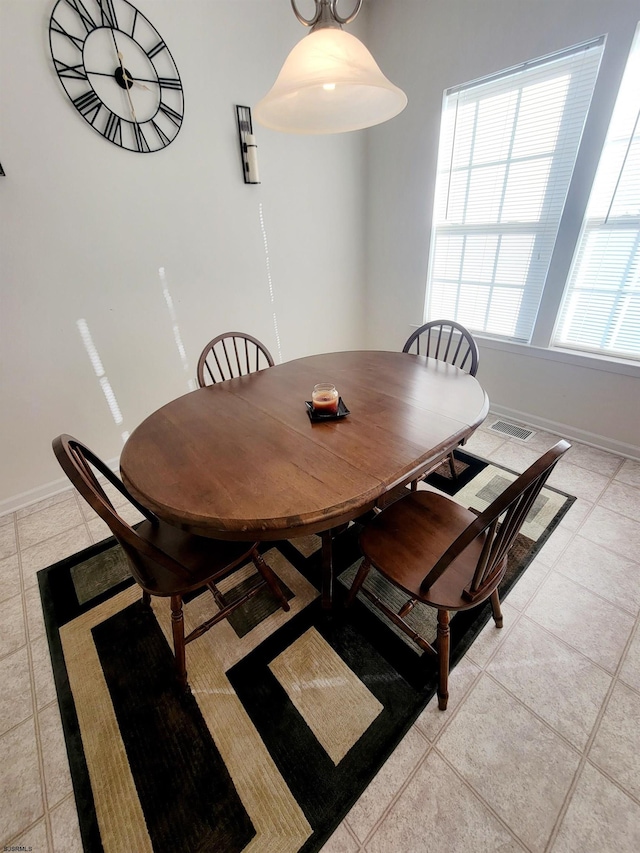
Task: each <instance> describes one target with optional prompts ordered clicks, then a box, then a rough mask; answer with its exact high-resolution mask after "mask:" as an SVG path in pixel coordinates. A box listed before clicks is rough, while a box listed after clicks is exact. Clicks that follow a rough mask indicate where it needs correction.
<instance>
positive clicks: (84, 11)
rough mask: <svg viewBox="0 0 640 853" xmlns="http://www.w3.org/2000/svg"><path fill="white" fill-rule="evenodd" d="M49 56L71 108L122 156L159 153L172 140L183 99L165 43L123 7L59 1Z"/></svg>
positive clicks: (114, 2) (119, 2) (123, 3)
mask: <svg viewBox="0 0 640 853" xmlns="http://www.w3.org/2000/svg"><path fill="white" fill-rule="evenodd" d="M49 43H50V45H51V56H52V57H53V62H54V65H55V69H56V72H57V74H58V77H59V78H60V82H61V83H62V85H63V86H64V89H65V91H66V93H67V95H68V96H69V98H70V100H71V103H72V104H73V105H74V107H75V108H76V109H77V110H78V112H79V113H80V115H81V116H82V117H83V118H84V120H85V121H86V122H88V123H89V124H90V125H91V127H93V129H94V130H96V131H97V132H98V133H100V134H101V135H102V136H104V138H105V139H108V140H109V142H113V143H114V145H118V146H119V147H120V148H127V149H128V150H129V151H137V152H139V153H140V154H146V153H150V152H152V151H160V150H161V149H162V148H165V147H166V146H167V145H169V143H170V142H173V140H174V139H175V138H176V136H177V135H178V132H179V130H180V127H181V126H182V116H183V113H184V98H183V92H182V83H181V81H180V75H179V74H178V69H177V68H176V64H175V62H174V61H173V57H172V56H171V54H170V53H169V48H168V47H167V45H166V44H165V43H164V40H163V39H162V37H161V36H160V34H159V33H158V31H157V30H156V29H155V27H154V26H153V25H152V24H151V23H150V21H148V20H147V19H146V18H145V16H144V15H143V14H142V13H141V12H139V11H138V10H137V9H136V8H135V7H134V6H132V5H131V3H129V2H127V0H58V2H57V3H56V5H55V7H54V9H53V12H52V13H51V20H50V22H49Z"/></svg>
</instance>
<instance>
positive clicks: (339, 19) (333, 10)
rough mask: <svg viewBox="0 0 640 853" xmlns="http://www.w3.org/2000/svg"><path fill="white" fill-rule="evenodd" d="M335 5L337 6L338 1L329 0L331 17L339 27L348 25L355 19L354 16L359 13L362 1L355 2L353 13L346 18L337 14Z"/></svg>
mask: <svg viewBox="0 0 640 853" xmlns="http://www.w3.org/2000/svg"><path fill="white" fill-rule="evenodd" d="M337 5H338V0H331V14H332V15H333V17H334V18H335V19H336V21H337V22H338V23H339V24H340V25H342V24H350V23H351V21H353V19H354V18H355V17H356V15H357V14H358V12H359V11H360V9H361V7H362V0H356V5H355V8H354V10H353V12H352V13H351V14H350V15H347V17H346V18H343V17H341V16H340V15H339V14H338V11H337V9H336V7H337Z"/></svg>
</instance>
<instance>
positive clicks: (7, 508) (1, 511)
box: [0, 457, 120, 518]
mask: <svg viewBox="0 0 640 853" xmlns="http://www.w3.org/2000/svg"><path fill="white" fill-rule="evenodd" d="M106 464H107V465H108V466H109V468H111V470H112V471H117V470H118V466H119V464H120V457H115V459H108V460H106ZM72 489H73V486H72V485H71V483H70V482H69V480H68V479H67V478H66V477H60V479H58V480H52V481H51V482H50V483H45V484H44V485H42V486H37V487H36V488H35V489H29V490H28V491H26V492H20V494H17V495H13V496H12V497H10V498H5V499H4V500H2V501H0V518H1V517H2V516H3V515H9V514H10V513H12V512H17V511H18V510H19V509H24V507H27V506H31V504H34V503H37V502H38V501H43V500H46V499H47V498H53V497H55V496H56V495H59V494H61V493H62V492H70V491H71V490H72Z"/></svg>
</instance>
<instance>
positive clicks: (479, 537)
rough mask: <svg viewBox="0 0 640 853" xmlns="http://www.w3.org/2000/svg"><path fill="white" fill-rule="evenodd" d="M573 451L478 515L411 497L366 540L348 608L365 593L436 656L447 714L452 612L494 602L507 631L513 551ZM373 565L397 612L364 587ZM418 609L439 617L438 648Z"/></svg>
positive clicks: (542, 465)
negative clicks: (506, 580) (416, 619)
mask: <svg viewBox="0 0 640 853" xmlns="http://www.w3.org/2000/svg"><path fill="white" fill-rule="evenodd" d="M570 446H571V445H570V444H569V442H567V441H564V440H561V441H559V442H558V443H557V444H556V445H555V446H554V447H552V448H551V450H548V451H547V452H546V453H545V454H544V455H543V456H541V457H540V459H538V460H537V461H536V462H534V464H533V465H531V467H530V468H528V469H527V470H526V471H525V472H524V474H521V475H520V476H519V477H518V478H517V479H516V480H515V481H514V482H513V483H512V484H511V485H510V486H508V487H507V488H506V489H505V491H504V492H502V494H500V495H499V496H498V497H497V498H495V500H494V501H493V502H492V503H491V504H490V505H489V506H488V507H487V508H486V509H485V510H484V512H482V513H480V514H479V515H478V514H477V513H474V512H473V511H472V510H470V509H465V508H464V507H463V506H461V505H460V504H458V503H456V502H455V501H453V500H451V499H450V498H448V497H446V496H444V495H442V494H439V493H435V492H429V491H419V492H409V493H408V494H407V495H406V496H405V497H402V498H400V500H399V501H397V502H396V503H394V504H391V506H390V507H388V509H384V510H383V511H382V512H381V513H380V514H379V515H377V516H376V518H375V519H374V520H373V521H372V522H371V523H370V524H369V525H368V526H367V527H365V529H364V530H363V532H362V533H361V535H360V547H361V550H362V553H363V554H364V560H363V562H362V564H361V565H360V568H359V569H358V572H357V574H356V576H355V578H354V581H353V584H352V585H351V589H350V591H349V594H348V597H347V606H350V605H351V604H352V602H353V600H354V599H355V597H356V595H357V594H358V592H362V593H363V594H364V595H365V596H366V597H367V599H369V600H370V601H371V602H372V603H373V604H374V605H375V606H376V607H378V608H379V609H380V610H381V611H382V612H383V613H384V614H385V615H386V616H387V617H388V618H389V619H390V620H391V621H392V622H393V624H394V625H396V626H397V627H399V628H401V629H402V630H403V631H404V632H405V633H406V634H407V635H408V636H409V637H411V639H412V640H413V641H414V642H415V643H416V644H417V645H418V646H419V647H420V648H421V649H423V650H424V651H426V652H428V653H430V654H433V655H436V656H437V657H438V669H439V677H438V707H439V708H440V709H441V710H445V708H446V707H447V699H448V696H449V693H448V681H449V613H450V611H458V610H468V609H470V608H471V607H477V606H478V605H479V604H481V603H482V602H484V601H486V600H487V599H490V600H491V607H492V611H493V618H494V621H495V624H496V627H498V628H501V627H502V613H501V610H500V598H499V594H498V586H499V585H500V582H501V581H502V578H503V577H504V573H505V571H506V569H507V558H508V556H509V551H510V549H511V548H512V546H513V544H514V542H515V540H516V536H517V535H518V533H519V532H520V529H521V527H522V525H523V523H524V521H525V519H526V517H527V515H528V514H529V512H530V510H531V508H532V507H533V505H534V503H535V501H536V498H537V497H538V495H539V493H540V490H541V489H542V487H543V486H544V484H545V482H546V480H547V478H548V476H549V474H550V473H551V471H552V470H553V468H554V466H555V465H556V463H557V462H558V460H559V459H560V457H561V456H562V455H563V454H564V453H565V452H566V451H567V450H568V449H569V447H570ZM371 566H374V567H375V568H376V569H377V570H378V571H379V572H380V573H381V574H382V575H383V577H384V578H386V580H387V581H389V582H390V583H391V584H393V585H394V586H395V587H398V588H399V589H400V590H401V592H403V593H404V594H405V595H406V602H405V603H404V604H403V605H402V607H400V608H399V609H398V610H397V611H396V610H393V609H391V608H390V606H388V605H387V604H386V603H385V602H383V601H382V600H381V599H380V597H379V596H378V595H376V594H375V593H374V592H372V591H371V590H370V589H368V588H367V587H366V586H363V584H364V581H365V579H366V577H367V575H368V574H369V571H370V569H371ZM418 604H424V605H427V606H428V607H433V608H435V609H436V610H437V611H438V616H437V622H438V627H437V637H436V643H435V646H433V645H432V644H431V643H430V642H428V640H427V639H426V638H425V637H422V636H421V635H420V634H419V633H418V632H417V631H416V630H415V628H414V627H412V626H411V625H409V624H408V623H407V622H406V621H405V617H406V616H407V614H408V613H409V612H410V611H411V610H412V609H413V608H414V607H415V606H416V605H418Z"/></svg>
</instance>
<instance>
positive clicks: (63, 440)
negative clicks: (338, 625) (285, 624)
mask: <svg viewBox="0 0 640 853" xmlns="http://www.w3.org/2000/svg"><path fill="white" fill-rule="evenodd" d="M53 451H54V453H55V455H56V458H57V460H58V462H59V463H60V465H61V466H62V469H63V471H64V472H65V474H66V475H67V477H68V478H69V480H71V482H72V483H73V485H74V486H75V488H76V489H77V490H78V492H79V493H80V494H81V495H82V497H83V498H84V499H85V500H86V501H87V503H88V504H89V505H90V506H91V507H92V509H94V510H95V512H96V513H97V514H98V515H99V516H100V518H101V519H102V520H103V521H104V522H106V524H107V525H108V527H109V529H110V530H111V532H112V533H113V535H114V536H115V538H116V540H117V541H118V542H119V544H120V545H121V547H122V549H123V551H124V553H125V555H126V557H127V561H128V563H129V569H130V571H131V574H132V576H133V578H134V579H135V580H136V582H137V583H138V584H139V585H140V586H141V587H142V590H143V592H142V600H143V602H144V603H145V604H146V605H147V606H149V605H150V603H151V596H152V595H157V596H161V597H165V598H170V599H171V624H172V631H173V645H174V654H175V662H176V672H177V676H178V681H179V683H180V686H181V687H182V688H183V689H184V690H188V689H189V687H188V682H187V669H186V656H185V646H186V645H187V643H190V642H191V641H192V640H195V639H197V638H198V637H201V636H202V635H203V634H204V633H205V632H206V631H208V630H209V629H210V628H212V627H213V626H214V625H216V624H217V623H218V622H220V621H221V620H222V619H226V618H227V616H229V615H230V614H231V613H232V612H233V611H234V610H235V609H236V608H238V607H240V606H241V605H242V604H244V603H245V602H246V601H248V600H249V599H250V598H252V597H253V596H254V595H256V593H258V592H260V590H262V589H263V588H264V587H265V585H266V586H267V587H268V588H269V589H270V590H271V592H272V593H273V595H274V596H275V597H276V599H277V600H278V602H279V604H280V606H281V607H282V609H283V610H289V604H288V602H287V600H286V597H285V595H284V593H283V591H282V589H281V587H280V584H279V581H278V578H277V577H276V575H275V574H274V572H273V571H272V569H271V568H270V567H269V566H268V565H267V563H266V562H265V561H264V560H263V559H262V557H261V555H260V554H259V553H258V543H257V542H227V541H222V540H216V539H208V538H205V537H203V536H193V535H191V534H189V533H186V532H184V531H183V530H179V529H178V528H176V527H173V526H172V525H169V524H166V523H165V522H163V521H161V520H160V519H159V518H157V517H156V516H155V515H154V514H153V513H152V512H150V511H149V510H148V509H147V508H146V507H144V506H143V505H142V504H141V503H139V501H137V500H136V499H135V498H134V497H133V496H132V495H131V494H130V493H129V492H128V491H127V489H126V487H125V486H124V484H123V483H122V481H121V480H120V479H119V478H118V477H117V476H116V475H115V474H114V473H113V471H111V469H110V468H109V467H108V466H107V465H105V463H104V462H103V461H102V460H101V459H100V458H99V457H97V456H96V455H95V453H93V452H92V451H91V450H90V449H89V448H88V447H86V446H85V445H84V444H82V443H81V442H79V441H77V439H75V438H73V437H72V436H70V435H64V434H63V435H59V436H58V437H57V438H55V439H54V440H53ZM97 475H102V477H104V478H105V479H106V480H107V481H108V482H109V483H110V484H111V485H112V486H113V487H115V489H117V491H118V492H120V494H122V495H123V496H124V497H125V498H126V499H127V500H128V501H129V503H130V504H132V505H133V506H134V507H135V508H136V509H137V510H138V511H139V512H140V513H142V515H143V516H144V521H142V522H141V523H140V524H139V525H137V526H136V528H135V529H134V528H133V527H131V526H130V525H129V524H127V522H126V521H124V520H123V518H122V517H121V516H120V514H119V512H118V510H117V509H116V508H115V507H114V505H113V504H112V502H111V500H110V499H109V497H108V496H107V493H106V491H105V489H104V488H103V487H102V485H101V483H100V481H99V479H98V476H97ZM248 560H252V561H253V563H254V565H255V567H256V569H257V571H258V577H257V578H256V580H255V582H254V583H252V584H250V585H249V587H248V589H246V590H245V592H244V594H243V595H242V596H241V597H240V598H237V599H236V598H233V600H232V601H230V600H228V599H227V598H226V597H225V595H223V594H222V592H220V590H219V589H218V587H217V585H216V584H217V583H218V582H220V581H221V580H222V579H223V578H226V577H227V576H228V575H230V574H231V572H232V571H233V570H234V569H236V568H237V567H239V566H240V565H242V564H243V563H244V562H245V561H248ZM204 588H208V589H209V590H210V591H211V593H212V594H213V597H214V600H215V602H216V604H217V606H218V612H217V613H216V614H215V615H214V616H212V617H211V618H209V619H207V620H206V621H205V622H203V623H202V624H201V625H199V626H198V627H197V628H195V629H194V630H193V631H191V632H190V633H189V634H188V635H187V636H186V637H185V633H184V616H183V611H182V599H183V596H184V595H185V594H186V593H189V592H193V591H194V590H198V589H204Z"/></svg>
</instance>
